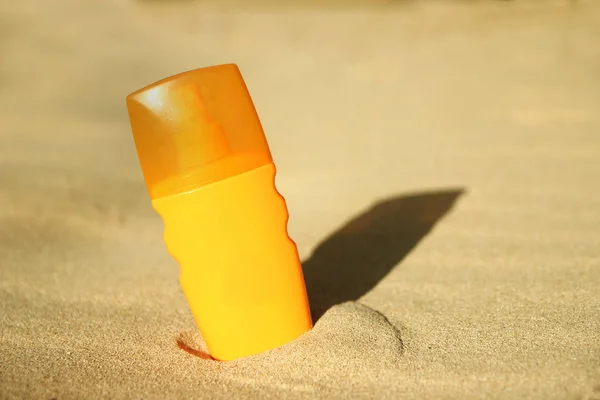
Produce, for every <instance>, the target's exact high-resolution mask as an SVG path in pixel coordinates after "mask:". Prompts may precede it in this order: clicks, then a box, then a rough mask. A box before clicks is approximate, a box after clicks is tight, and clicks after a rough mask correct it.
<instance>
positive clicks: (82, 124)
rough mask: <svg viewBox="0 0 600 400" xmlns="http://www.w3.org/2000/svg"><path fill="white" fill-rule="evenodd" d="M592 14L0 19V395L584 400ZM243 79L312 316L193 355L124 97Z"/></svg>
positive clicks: (275, 9)
mask: <svg viewBox="0 0 600 400" xmlns="http://www.w3.org/2000/svg"><path fill="white" fill-rule="evenodd" d="M599 43H600V2H597V1H596V2H594V1H589V2H585V1H577V2H572V1H538V2H534V1H467V2H425V1H387V2H386V1H379V2H372V3H370V4H367V3H365V2H363V3H360V2H354V3H347V4H342V2H337V3H336V2H333V1H332V2H328V3H326V4H325V3H322V4H320V5H317V4H316V3H303V4H299V3H298V2H295V3H294V2H291V3H290V2H288V3H286V4H279V5H273V4H272V3H256V2H249V1H248V2H242V3H239V2H238V3H234V2H211V1H172V2H166V1H163V2H161V1H131V0H127V1H123V0H119V1H117V0H106V1H103V2H85V1H75V0H57V1H52V2H50V1H42V0H22V1H16V2H8V1H7V2H4V3H2V4H0V398H9V399H12V398H37V399H51V398H56V399H74V398H113V399H118V398H144V399H148V398H206V399H236V398H250V399H269V398H307V399H308V398H340V399H341V398H356V399H363V398H364V399H375V398H382V399H383V398H390V399H391V398H393V399H396V398H410V399H446V398H448V399H450V398H455V399H469V398H473V399H479V398H493V399H517V398H518V399H520V398H534V399H588V400H589V399H600V112H599V110H600V91H599V90H598V87H599V85H600V78H599V75H598V72H599V71H600V69H599V68H600V45H599ZM229 62H235V63H237V64H238V65H239V66H240V69H241V70H242V73H243V75H244V77H245V79H246V83H247V85H248V87H249V89H250V92H251V94H252V96H253V98H254V101H255V104H256V107H257V110H258V112H259V115H260V117H261V119H262V122H263V125H264V128H265V131H266V134H267V137H268V139H269V142H270V145H271V150H272V153H273V156H274V159H275V162H276V163H277V166H278V170H279V172H278V176H277V180H276V183H277V186H278V189H279V190H280V192H281V193H282V194H283V195H284V196H285V198H286V200H287V203H288V207H289V210H290V214H291V216H290V221H289V232H290V235H291V237H292V238H293V239H294V240H295V241H296V242H297V244H298V249H299V252H300V254H301V256H302V259H303V261H304V269H305V274H306V281H307V287H308V291H309V295H310V299H311V304H312V308H313V311H314V313H315V316H316V317H317V322H316V325H315V327H314V329H313V330H312V331H310V332H309V333H307V334H305V335H304V336H302V337H301V338H299V339H298V340H296V341H294V342H292V343H290V344H288V345H286V346H283V347H281V348H278V349H275V350H273V351H269V352H266V353H263V354H259V355H256V356H252V357H248V358H245V359H240V360H236V361H232V362H217V361H213V360H211V359H209V358H208V357H207V356H206V354H205V352H204V351H205V349H204V345H203V342H202V339H201V337H200V336H199V334H198V332H197V330H196V326H195V324H194V321H193V319H192V317H191V314H190V312H189V309H188V307H187V304H186V301H185V299H184V297H183V294H182V292H181V288H180V286H179V282H178V274H179V269H178V265H177V263H176V262H175V260H173V259H172V258H171V257H170V256H169V254H168V253H167V250H166V247H165V245H164V242H163V240H162V229H163V225H162V221H161V220H160V217H159V216H158V215H157V214H156V213H155V212H154V211H153V210H152V209H151V205H150V200H149V198H148V194H147V192H146V188H145V185H144V182H143V179H142V175H141V170H140V167H139V163H138V160H137V155H136V153H135V148H134V145H133V139H132V135H131V131H130V129H129V125H128V124H129V122H128V118H127V111H126V107H125V96H126V95H127V94H128V93H130V92H132V91H134V90H137V89H139V88H141V87H142V86H145V85H147V84H149V83H152V82H154V81H156V80H159V79H162V78H164V77H167V76H170V75H173V74H176V73H179V72H182V71H185V70H189V69H195V68H199V67H204V66H208V65H215V64H221V63H229Z"/></svg>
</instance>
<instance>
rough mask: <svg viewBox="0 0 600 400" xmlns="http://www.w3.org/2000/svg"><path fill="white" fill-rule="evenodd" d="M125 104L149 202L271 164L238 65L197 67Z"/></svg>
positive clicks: (165, 81)
mask: <svg viewBox="0 0 600 400" xmlns="http://www.w3.org/2000/svg"><path fill="white" fill-rule="evenodd" d="M127 109H128V111H129V120H130V123H131V129H132V132H133V137H134V141H135V146H136V149H137V153H138V157H139V160H140V164H141V166H142V172H143V174H144V180H145V181H146V186H147V187H148V192H149V193H150V197H151V198H152V199H156V198H160V197H164V196H169V195H173V194H178V193H183V192H186V191H189V190H193V189H196V188H199V187H201V186H204V185H207V184H209V183H214V182H217V181H220V180H223V179H227V178H230V177H233V176H235V175H238V174H242V173H244V172H247V171H250V170H252V169H255V168H258V167H261V166H263V165H266V164H269V163H271V162H272V161H273V160H272V157H271V152H270V151H269V145H268V144H267V140H266V138H265V135H264V132H263V129H262V126H261V124H260V120H259V118H258V115H257V113H256V110H255V108H254V104H253V102H252V98H251V97H250V94H249V93H248V89H247V88H246V84H245V83H244V79H243V78H242V75H241V73H240V70H239V69H238V67H237V65H235V64H226V65H217V66H213V67H207V68H200V69H196V70H193V71H188V72H184V73H182V74H178V75H174V76H171V77H169V78H166V79H163V80H161V81H158V82H156V83H153V84H152V85H149V86H146V87H145V88H143V89H140V90H138V91H136V92H134V93H132V94H130V95H129V96H127Z"/></svg>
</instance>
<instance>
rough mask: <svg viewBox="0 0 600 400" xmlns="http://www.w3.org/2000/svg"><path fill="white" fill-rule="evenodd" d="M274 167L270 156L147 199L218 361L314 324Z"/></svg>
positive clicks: (275, 344)
mask: <svg viewBox="0 0 600 400" xmlns="http://www.w3.org/2000/svg"><path fill="white" fill-rule="evenodd" d="M275 172H276V170H275V165H274V164H273V163H270V164H266V165H263V166H261V167H258V168H255V169H252V170H250V171H248V172H245V173H242V174H239V175H236V176H233V177H231V178H227V179H224V180H221V181H218V182H215V183H211V184H209V185H205V186H203V187H200V188H198V189H195V190H191V191H188V192H184V193H181V194H175V195H171V196H166V197H162V198H157V199H154V200H153V201H152V204H153V207H154V209H155V210H156V211H157V212H158V213H159V214H160V215H161V217H162V218H163V221H164V227H165V228H164V229H165V231H164V239H165V242H166V245H167V247H168V249H169V252H170V253H171V255H172V256H173V257H174V258H175V259H176V260H177V261H178V262H179V264H180V268H181V275H180V282H181V286H182V289H183V292H184V294H185V296H186V298H187V301H188V304H189V306H190V309H191V311H192V313H193V315H194V318H195V320H196V323H197V325H198V328H199V330H200V332H201V334H202V336H203V338H204V340H205V342H206V345H207V347H208V350H209V352H210V354H211V356H212V357H214V358H215V359H218V360H232V359H236V358H240V357H245V356H248V355H252V354H256V353H260V352H262V351H265V350H269V349H272V348H275V347H278V346H281V345H283V344H285V343H287V342H290V341H291V340H294V339H295V338H297V337H298V336H300V335H301V334H302V333H304V332H306V331H308V330H309V329H310V328H311V327H312V320H311V315H310V308H309V305H308V298H307V294H306V287H305V284H304V277H303V273H302V266H301V263H300V259H299V256H298V251H297V248H296V245H295V243H294V242H293V241H292V240H291V239H290V238H289V236H288V233H287V221H288V211H287V206H286V204H285V200H284V199H283V197H282V196H281V195H280V194H279V193H278V192H277V189H276V188H275Z"/></svg>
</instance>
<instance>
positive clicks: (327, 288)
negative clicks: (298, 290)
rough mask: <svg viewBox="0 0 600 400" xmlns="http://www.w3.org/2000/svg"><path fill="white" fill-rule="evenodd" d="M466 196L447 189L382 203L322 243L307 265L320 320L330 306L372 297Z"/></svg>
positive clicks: (306, 273)
mask: <svg viewBox="0 0 600 400" xmlns="http://www.w3.org/2000/svg"><path fill="white" fill-rule="evenodd" d="M463 193H464V189H446V190H439V191H431V192H424V193H417V194H409V195H402V196H397V197H393V198H390V199H387V200H383V201H380V202H378V203H376V204H375V205H374V206H373V207H371V208H370V209H368V210H366V211H365V212H363V213H361V214H360V215H358V216H357V217H355V218H353V219H352V220H350V221H349V222H348V223H346V224H345V225H343V226H342V227H340V228H339V229H338V230H337V231H335V232H334V233H332V234H331V235H330V236H329V237H328V238H326V239H325V240H324V241H323V242H321V244H319V245H318V246H317V248H316V249H315V250H314V252H313V254H312V255H311V256H310V258H309V259H307V260H306V261H304V262H303V270H304V278H305V280H306V287H307V291H308V297H309V299H310V304H311V311H312V314H313V319H314V321H315V322H316V321H317V320H318V319H319V318H320V317H321V316H322V315H323V314H324V313H325V311H327V310H328V309H329V308H330V307H332V306H334V305H336V304H340V303H343V302H346V301H351V300H358V299H359V298H360V297H362V296H363V295H365V294H366V293H368V292H369V291H370V290H371V289H372V288H373V287H374V286H375V285H377V283H379V282H380V281H381V280H382V279H383V278H384V277H385V276H386V275H387V274H388V273H389V272H390V271H391V270H392V268H394V267H395V266H396V265H397V264H398V263H399V262H400V261H401V260H402V259H403V258H404V257H406V256H407V255H408V253H410V251H411V250H412V249H414V248H415V246H416V245H417V244H418V243H419V242H420V241H421V239H423V238H424V237H425V236H426V235H427V234H428V233H429V232H430V231H431V229H432V228H433V227H434V225H435V224H436V223H437V222H438V221H439V220H440V219H441V218H442V217H444V215H446V213H448V211H450V209H451V208H452V206H453V205H454V203H455V202H456V200H457V199H458V198H459V197H460V195H461V194H463Z"/></svg>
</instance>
